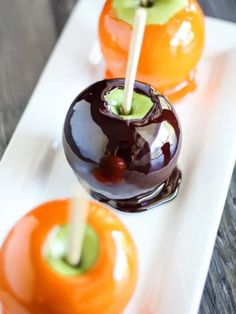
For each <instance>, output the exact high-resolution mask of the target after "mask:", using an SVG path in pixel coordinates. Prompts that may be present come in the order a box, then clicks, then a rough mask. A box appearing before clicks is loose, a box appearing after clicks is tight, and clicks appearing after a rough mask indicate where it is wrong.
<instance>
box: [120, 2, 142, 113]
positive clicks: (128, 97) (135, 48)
mask: <svg viewBox="0 0 236 314" xmlns="http://www.w3.org/2000/svg"><path fill="white" fill-rule="evenodd" d="M146 19H147V12H146V9H144V8H141V7H140V8H138V9H137V10H136V13H135V19H134V25H133V33H132V38H131V44H130V50H129V58H128V65H127V71H126V78H125V90H124V104H123V110H124V114H125V115H128V114H129V113H130V110H131V105H132V96H133V89H134V82H135V77H136V73H137V68H138V62H139V57H140V52H141V48H142V43H143V36H144V30H145V24H146Z"/></svg>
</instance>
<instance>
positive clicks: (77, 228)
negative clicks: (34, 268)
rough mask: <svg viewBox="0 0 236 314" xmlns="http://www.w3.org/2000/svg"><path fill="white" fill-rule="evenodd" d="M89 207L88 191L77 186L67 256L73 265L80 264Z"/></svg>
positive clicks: (72, 204)
mask: <svg viewBox="0 0 236 314" xmlns="http://www.w3.org/2000/svg"><path fill="white" fill-rule="evenodd" d="M88 209H89V202H88V197H87V193H86V192H85V191H84V190H83V189H82V187H77V188H76V193H75V195H74V197H73V198H72V200H71V208H70V217H69V223H70V228H69V238H68V246H67V256H66V258H67V261H68V263H69V264H70V265H72V266H76V265H78V264H79V261H80V256H81V250H82V246H83V240H84V233H85V227H86V221H87V216H88Z"/></svg>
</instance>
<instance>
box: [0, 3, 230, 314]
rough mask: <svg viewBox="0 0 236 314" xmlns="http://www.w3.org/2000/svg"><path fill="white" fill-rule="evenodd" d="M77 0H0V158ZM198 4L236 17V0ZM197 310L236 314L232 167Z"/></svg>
mask: <svg viewBox="0 0 236 314" xmlns="http://www.w3.org/2000/svg"><path fill="white" fill-rule="evenodd" d="M88 1H95V0H88ZM75 2H76V0H34V1H32V0H17V1H15V0H0V157H1V156H2V154H3V153H4V150H5V148H6V146H7V144H8V142H9V140H10V138H11V136H12V133H13V131H14V129H15V127H16V124H17V122H18V120H19V118H20V116H21V114H22V112H23V110H24V108H25V105H26V104H27V102H28V99H29V97H30V95H31V93H32V91H33V89H34V87H35V85H36V83H37V80H38V78H39V75H40V73H41V71H42V69H43V67H44V65H45V63H46V61H47V59H48V57H49V55H50V53H51V51H52V49H53V47H54V44H55V43H56V41H57V38H58V36H59V34H60V32H61V30H62V29H63V26H64V24H65V22H66V20H67V18H68V16H69V14H70V12H71V10H72V8H73V6H74V4H75ZM200 3H201V5H202V7H203V9H204V11H205V13H206V14H207V15H210V16H215V17H218V18H223V19H228V20H231V21H234V22H236V0H200ZM221 35H222V34H219V43H220V36H221ZM235 36H236V34H235ZM199 313H210V314H214V313H219V314H223V313H227V314H231V313H232V314H233V313H236V170H235V171H234V174H233V177H232V181H231V185H230V188H229V194H228V198H227V201H226V204H225V210H224V214H223V217H222V221H221V225H220V228H219V231H218V236H217V240H216V244H215V248H214V253H213V257H212V261H211V266H210V270H209V274H208V278H207V282H206V286H205V290H204V294H203V297H202V303H201V307H200V311H199ZM170 314H174V313H170Z"/></svg>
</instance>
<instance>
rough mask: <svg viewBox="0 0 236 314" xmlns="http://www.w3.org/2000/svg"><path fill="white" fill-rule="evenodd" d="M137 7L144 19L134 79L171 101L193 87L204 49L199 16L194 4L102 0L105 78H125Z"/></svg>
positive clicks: (188, 0)
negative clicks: (156, 90)
mask: <svg viewBox="0 0 236 314" xmlns="http://www.w3.org/2000/svg"><path fill="white" fill-rule="evenodd" d="M140 5H141V6H143V7H145V10H147V20H146V28H145V34H144V40H143V47H142V51H141V56H140V61H139V67H138V72H137V77H136V78H137V80H140V81H142V82H146V83H148V84H150V85H152V86H154V87H155V88H157V89H158V90H159V91H160V92H161V93H162V94H164V95H165V96H168V98H169V99H170V100H171V101H176V100H178V99H180V98H181V97H183V96H184V95H185V94H187V93H188V92H191V91H193V90H194V89H195V86H196V83H195V67H196V65H197V63H198V61H199V60H200V58H201V55H202V52H203V48H204V36H205V35H204V33H205V30H204V16H203V12H202V10H201V8H200V6H199V4H198V2H197V1H196V0H175V1H166V0H145V1H144V0H139V1H137V0H129V1H127V0H107V1H106V3H105V5H104V8H103V10H102V13H101V16H100V20H99V39H100V46H101V51H102V54H103V57H104V60H105V63H106V67H107V71H106V77H107V78H117V77H125V73H126V68H127V60H128V53H129V46H130V40H131V33H132V30H133V23H134V15H135V11H136V9H137V7H138V6H140Z"/></svg>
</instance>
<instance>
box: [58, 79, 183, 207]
mask: <svg viewBox="0 0 236 314" xmlns="http://www.w3.org/2000/svg"><path fill="white" fill-rule="evenodd" d="M115 87H118V88H124V80H123V79H113V80H103V81H100V82H97V83H95V84H93V85H91V86H90V87H88V88H87V89H86V90H84V91H83V92H82V93H81V94H79V96H78V97H77V98H76V99H75V100H74V102H73V103H72V105H71V107H70V109H69V111H68V114H67V117H66V120H65V125H64V134H63V145H64V150H65V154H66V157H67V160H68V162H69V163H70V165H71V167H72V168H73V170H74V172H75V174H76V175H77V177H78V179H79V180H80V182H81V183H82V184H85V185H86V186H89V188H90V189H91V190H92V194H93V195H94V197H95V198H97V199H99V200H101V201H103V202H107V203H109V204H110V205H112V206H114V207H116V208H118V209H121V210H124V211H132V212H135V211H142V210H145V209H148V208H149V207H152V206H153V205H154V204H158V203H160V202H161V203H162V202H163V201H165V200H169V199H171V198H173V197H174V196H175V195H176V193H177V189H178V186H179V183H180V179H181V174H180V172H179V170H177V168H176V163H177V159H178V156H179V152H180V146H181V130H180V125H179V121H178V119H177V116H176V114H175V111H174V109H173V107H172V106H171V105H170V104H169V103H168V101H167V100H166V99H165V98H164V97H163V96H161V95H159V94H157V92H155V90H154V89H153V88H152V87H150V86H149V85H146V84H144V83H140V82H136V83H135V91H136V92H137V93H140V94H143V95H146V96H148V97H150V98H151V99H152V101H153V104H154V105H153V107H152V108H151V110H150V111H149V113H148V114H147V115H146V116H145V117H144V118H143V119H139V120H123V119H122V118H121V117H119V116H117V115H114V114H113V113H111V111H110V109H109V106H108V104H107V102H106V101H105V99H104V95H105V93H106V92H107V91H109V90H111V89H113V88H115Z"/></svg>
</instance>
